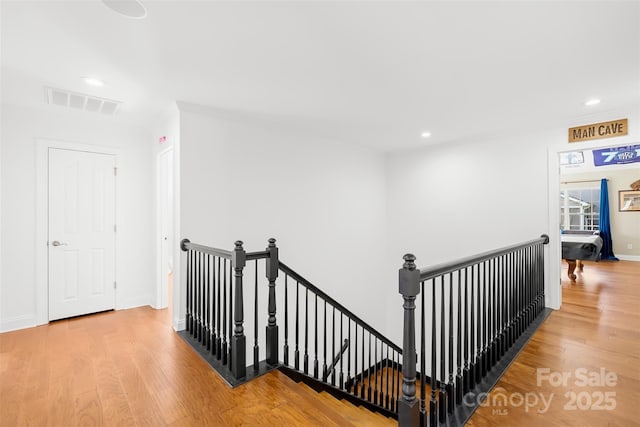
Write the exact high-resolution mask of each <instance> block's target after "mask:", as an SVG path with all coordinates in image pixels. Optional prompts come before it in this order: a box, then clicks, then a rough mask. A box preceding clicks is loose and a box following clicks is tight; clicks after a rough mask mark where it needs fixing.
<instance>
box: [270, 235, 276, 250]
mask: <svg viewBox="0 0 640 427" xmlns="http://www.w3.org/2000/svg"><path fill="white" fill-rule="evenodd" d="M269 247H270V248H275V247H276V239H274V238H273V237H272V238H270V239H269Z"/></svg>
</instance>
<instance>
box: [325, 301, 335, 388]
mask: <svg viewBox="0 0 640 427" xmlns="http://www.w3.org/2000/svg"><path fill="white" fill-rule="evenodd" d="M322 337H323V346H322V351H323V358H324V362H323V363H322V378H323V381H325V382H326V381H327V301H326V300H325V302H324V327H323V329H322ZM334 354H335V353H334Z"/></svg>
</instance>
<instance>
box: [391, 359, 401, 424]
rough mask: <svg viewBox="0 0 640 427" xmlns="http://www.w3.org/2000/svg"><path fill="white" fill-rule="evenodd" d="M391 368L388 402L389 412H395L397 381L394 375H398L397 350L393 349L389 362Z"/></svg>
mask: <svg viewBox="0 0 640 427" xmlns="http://www.w3.org/2000/svg"><path fill="white" fill-rule="evenodd" d="M391 366H392V367H393V370H392V371H391V399H390V402H389V410H390V411H391V412H396V411H397V410H398V408H397V407H396V402H397V400H398V387H399V382H398V383H396V377H397V375H398V369H399V366H400V365H399V364H398V352H397V351H395V350H394V352H393V363H392V364H391Z"/></svg>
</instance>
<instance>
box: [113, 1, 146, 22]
mask: <svg viewBox="0 0 640 427" xmlns="http://www.w3.org/2000/svg"><path fill="white" fill-rule="evenodd" d="M102 3H104V5H105V6H107V7H108V8H109V9H111V10H113V11H115V12H118V13H119V14H120V15H123V16H126V17H127V18H133V19H143V18H145V17H146V16H147V9H146V8H145V7H144V5H143V4H142V3H141V2H140V1H139V0H102Z"/></svg>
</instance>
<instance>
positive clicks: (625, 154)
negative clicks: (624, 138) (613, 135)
mask: <svg viewBox="0 0 640 427" xmlns="http://www.w3.org/2000/svg"><path fill="white" fill-rule="evenodd" d="M635 162H640V145H628V146H626V147H611V148H603V149H601V150H593V164H594V165H596V166H609V165H622V164H625V163H635Z"/></svg>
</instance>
